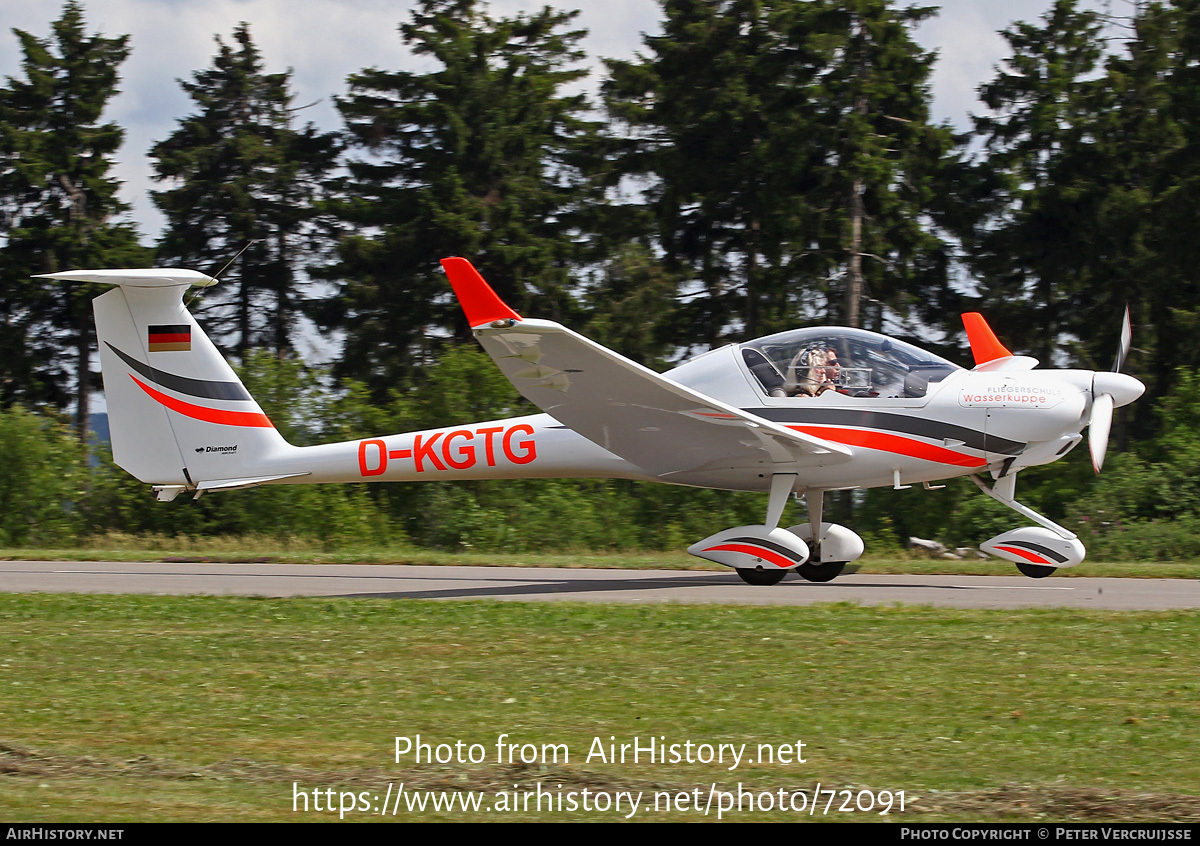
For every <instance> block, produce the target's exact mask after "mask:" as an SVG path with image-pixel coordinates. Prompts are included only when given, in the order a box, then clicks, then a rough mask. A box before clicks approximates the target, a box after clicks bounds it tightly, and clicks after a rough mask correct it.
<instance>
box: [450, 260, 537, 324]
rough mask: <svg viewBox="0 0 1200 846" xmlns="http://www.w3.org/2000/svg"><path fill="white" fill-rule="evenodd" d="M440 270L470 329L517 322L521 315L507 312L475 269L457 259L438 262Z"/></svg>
mask: <svg viewBox="0 0 1200 846" xmlns="http://www.w3.org/2000/svg"><path fill="white" fill-rule="evenodd" d="M442 269H443V270H445V271H446V276H447V277H448V278H449V279H450V285H451V287H452V288H454V295H455V296H456V297H458V302H459V305H461V306H462V309H463V312H464V313H465V314H466V315H467V323H469V324H471V326H482V325H484V324H487V323H492V322H494V321H497V320H520V319H521V315H519V314H517V313H516V312H515V311H513V310H512V309H511V308H509V307H508V306H507V305H506V304H505V302H504V300H502V299H500V296H499V295H498V294H497V293H496V292H495V291H493V290H492V286H491V285H489V284H488V283H487V281H486V280H484V278H483V277H482V276H481V275H480V274H479V271H478V270H476V269H475V266H474V265H473V264H471V262H469V261H467V260H466V259H465V258H459V257H457V256H454V257H451V258H444V259H442Z"/></svg>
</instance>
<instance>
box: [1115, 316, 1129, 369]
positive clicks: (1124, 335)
mask: <svg viewBox="0 0 1200 846" xmlns="http://www.w3.org/2000/svg"><path fill="white" fill-rule="evenodd" d="M1132 343H1133V326H1132V325H1131V324H1130V322H1129V306H1125V319H1124V320H1122V321H1121V346H1120V348H1119V349H1118V350H1117V358H1116V360H1115V361H1113V366H1112V369H1113V373H1120V372H1121V368H1122V367H1124V366H1125V359H1126V358H1128V357H1129V347H1130V345H1131V344H1132Z"/></svg>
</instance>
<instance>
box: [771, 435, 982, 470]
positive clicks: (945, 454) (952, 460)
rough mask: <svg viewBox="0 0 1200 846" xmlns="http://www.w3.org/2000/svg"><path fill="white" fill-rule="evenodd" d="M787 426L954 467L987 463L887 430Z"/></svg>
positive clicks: (851, 443)
mask: <svg viewBox="0 0 1200 846" xmlns="http://www.w3.org/2000/svg"><path fill="white" fill-rule="evenodd" d="M788 428H789V429H795V430H796V431H797V432H803V433H804V434H806V435H812V436H813V437H815V438H825V439H826V440H829V441H833V442H834V443H839V444H845V445H846V446H857V447H866V448H867V449H877V450H881V451H883V452H894V453H897V454H899V455H907V456H911V457H912V458H920V459H922V460H923V461H935V462H937V463H938V464H953V465H955V466H957V467H983V466H984V465H986V464H987V462H986V461H984V460H983V459H982V458H976V457H975V456H973V455H964V454H963V453H961V452H955V451H954V450H952V449H946V448H945V447H940V446H934V445H933V444H927V443H924V442H923V441H917V440H913V439H912V438H904V437H901V436H900V435H891V434H888V433H887V432H873V431H869V430H866V429H844V428H842V427H840V426H788Z"/></svg>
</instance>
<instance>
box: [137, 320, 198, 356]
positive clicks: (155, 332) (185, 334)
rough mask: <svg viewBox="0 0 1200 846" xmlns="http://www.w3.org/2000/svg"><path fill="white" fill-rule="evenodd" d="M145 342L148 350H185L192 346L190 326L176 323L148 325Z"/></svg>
mask: <svg viewBox="0 0 1200 846" xmlns="http://www.w3.org/2000/svg"><path fill="white" fill-rule="evenodd" d="M147 344H148V346H149V349H150V352H187V351H188V350H190V349H191V348H192V327H191V326H189V325H188V324H186V323H182V324H178V325H163V326H153V325H152V326H150V327H149V330H148V337H147Z"/></svg>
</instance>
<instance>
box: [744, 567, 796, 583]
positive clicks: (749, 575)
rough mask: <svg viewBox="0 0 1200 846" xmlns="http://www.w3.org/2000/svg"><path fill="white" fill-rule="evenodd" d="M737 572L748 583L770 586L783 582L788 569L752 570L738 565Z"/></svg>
mask: <svg viewBox="0 0 1200 846" xmlns="http://www.w3.org/2000/svg"><path fill="white" fill-rule="evenodd" d="M737 574H738V576H739V577H741V580H742V581H743V582H745V583H746V584H748V585H756V586H758V587H768V586H770V585H777V584H779V583H780V582H782V581H783V577H784V576H786V575H787V570H758V569H755V570H751V569H750V568H749V567H738V568H737Z"/></svg>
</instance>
